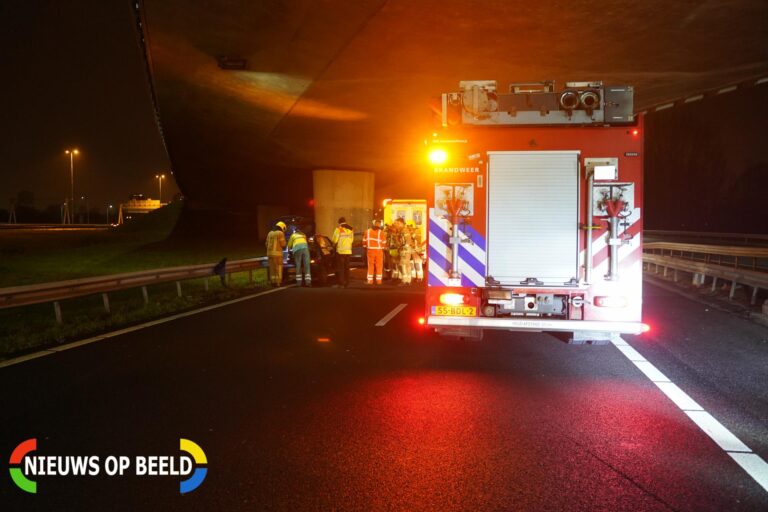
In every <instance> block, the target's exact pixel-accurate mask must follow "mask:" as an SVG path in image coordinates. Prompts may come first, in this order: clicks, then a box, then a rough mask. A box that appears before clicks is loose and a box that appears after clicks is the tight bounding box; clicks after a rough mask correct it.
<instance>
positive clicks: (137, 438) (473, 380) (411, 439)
mask: <svg viewBox="0 0 768 512" xmlns="http://www.w3.org/2000/svg"><path fill="white" fill-rule="evenodd" d="M421 301H422V295H421V294H420V293H419V292H418V291H417V290H414V291H410V290H404V289H402V288H391V289H386V290H376V291H374V290H367V289H362V287H361V286H360V285H358V287H356V288H351V289H348V290H343V289H331V288H325V289H317V288H315V289H310V290H307V289H288V290H284V291H280V292H277V293H273V294H270V295H266V296H263V297H259V298H255V299H253V300H249V301H245V302H241V303H239V304H234V305H231V306H227V307H224V308H221V309H218V310H215V311H209V312H206V313H202V314H199V315H195V316H192V317H188V318H185V319H181V320H177V321H172V322H168V323H165V324H161V325H157V326H154V327H150V328H147V329H145V330H141V331H137V332H134V333H130V334H126V335H123V336H119V337H116V338H112V339H110V340H107V341H102V342H98V343H94V344H91V345H87V346H84V347H80V348H77V349H74V350H68V351H65V352H62V353H59V354H56V355H53V356H48V357H44V358H41V359H37V360H33V361H29V362H25V363H22V364H19V365H15V366H11V367H7V368H3V369H0V396H1V397H2V402H1V403H2V415H3V418H2V420H3V421H2V425H0V442H1V444H0V451H1V453H2V454H5V455H3V457H7V456H10V453H11V451H12V450H13V448H14V447H15V446H16V445H17V444H18V443H19V442H21V441H23V440H25V439H28V438H32V437H36V438H37V439H38V452H39V453H40V454H47V455H51V454H55V455H98V456H100V457H101V458H102V459H104V458H106V457H107V456H108V455H111V454H125V455H131V456H134V455H160V454H162V455H165V454H167V455H177V454H178V443H179V441H178V440H179V438H187V439H191V440H193V441H195V442H196V443H198V444H199V445H200V446H201V447H202V448H203V450H205V452H206V454H207V457H208V476H207V478H206V480H205V481H204V483H203V484H202V486H201V487H200V488H198V489H197V490H195V491H193V492H192V493H190V494H187V495H183V496H180V495H179V488H178V485H179V477H174V476H166V477H136V476H131V477H122V478H118V477H113V478H108V477H104V476H98V477H38V489H39V490H38V494H36V495H30V494H25V493H22V492H21V491H20V490H19V489H17V488H16V487H15V486H14V484H13V483H12V482H11V480H10V478H9V477H8V474H7V473H5V474H6V476H5V477H3V478H0V503H1V504H2V509H3V510H107V509H109V510H216V511H219V510H220V511H230V510H231V511H236V510H290V511H295V510H441V511H447V510H472V511H474V510H590V511H591V510H607V511H624V510H627V511H630V510H631V511H638V510H680V511H683V510H685V511H710V510H711V511H724V510H728V511H730V510H755V511H765V510H768V492H766V491H764V490H763V489H762V488H761V487H760V486H759V485H758V484H757V483H756V482H755V481H754V480H753V479H752V478H750V477H749V476H748V475H747V473H745V472H744V471H743V470H742V469H741V468H740V467H739V466H738V465H737V464H736V463H735V462H733V460H731V458H730V457H729V456H728V455H727V454H726V453H725V452H724V451H723V450H722V449H720V448H719V447H718V446H717V445H716V444H715V443H714V442H713V441H712V440H711V439H710V438H709V437H708V436H707V435H706V434H704V433H703V432H702V431H701V430H700V429H699V428H698V427H697V426H696V425H695V424H694V423H693V422H691V421H690V420H689V419H688V417H687V416H686V415H685V414H684V413H683V412H682V411H680V410H679V409H678V408H677V407H676V406H675V405H674V404H673V403H672V402H671V401H670V400H669V399H668V398H667V397H666V396H665V395H663V394H662V393H661V392H660V391H659V389H658V388H657V387H656V386H655V385H654V384H653V383H652V382H650V381H649V380H648V379H647V378H646V377H645V375H643V374H642V373H641V372H640V371H639V370H638V369H637V368H636V367H635V366H633V365H632V363H631V362H630V361H628V360H627V359H626V358H625V357H624V356H623V355H622V354H621V352H619V350H618V349H617V348H616V347H614V346H612V345H609V346H569V345H566V344H564V343H562V342H560V341H558V340H557V339H555V338H554V337H552V336H549V335H546V334H535V333H534V334H527V333H494V334H491V335H488V336H486V339H485V340H483V341H482V342H480V343H477V342H455V341H454V342H445V341H441V340H439V339H436V338H434V337H432V336H429V335H425V334H424V333H423V331H420V330H419V328H418V326H417V322H416V321H417V318H418V316H419V314H420V309H421ZM402 303H405V304H408V306H407V307H406V308H405V309H404V310H403V311H402V312H401V313H400V314H398V315H397V316H395V317H394V319H393V320H391V321H390V322H389V323H388V324H387V325H386V326H384V327H374V324H375V323H376V322H377V321H378V320H379V319H381V318H382V317H383V316H385V315H386V314H387V313H388V312H389V311H391V310H392V309H393V308H394V307H395V306H397V305H398V304H402ZM646 303H647V307H646V311H647V319H648V320H649V321H650V323H651V324H652V326H653V331H652V332H651V333H650V335H645V336H644V337H642V338H635V337H631V336H629V337H626V339H627V341H629V343H630V344H632V345H633V346H634V347H635V348H636V349H637V350H638V351H639V352H641V353H642V354H643V355H644V356H645V357H647V358H648V359H649V360H650V361H651V362H652V363H654V364H655V365H656V366H657V367H658V368H659V369H660V370H661V371H663V372H664V373H665V374H666V375H667V376H669V377H670V379H671V380H672V381H674V382H675V383H677V384H678V385H679V386H680V387H681V388H682V389H683V390H685V391H686V392H687V393H689V394H690V395H691V396H692V397H693V398H694V399H695V400H697V401H698V402H699V403H700V404H701V405H702V406H704V408H705V409H706V410H707V411H709V412H710V413H711V414H712V415H713V416H715V417H716V418H717V419H719V420H720V421H721V422H722V423H723V424H724V425H725V426H726V427H728V428H729V429H730V430H731V431H732V432H733V433H734V434H736V435H737V436H738V437H739V438H740V439H741V440H742V441H744V442H745V443H746V444H747V445H748V446H749V447H750V448H752V449H753V450H754V451H755V452H756V453H758V454H759V455H761V456H762V457H763V458H768V387H767V386H766V385H765V383H766V382H768V375H766V371H767V370H766V368H768V343H766V340H768V330H766V329H764V328H762V327H759V326H757V325H753V324H750V323H748V322H746V321H745V320H741V319H739V318H735V317H732V316H728V315H726V314H725V313H722V312H718V311H706V307H705V306H702V305H699V304H696V303H693V302H690V301H688V300H686V299H684V298H681V297H678V296H675V295H672V294H669V293H668V292H665V291H662V290H659V289H656V288H653V287H647V289H646ZM320 337H328V338H330V341H329V342H327V343H320V342H318V341H317V339H318V338H320ZM5 460H7V459H5Z"/></svg>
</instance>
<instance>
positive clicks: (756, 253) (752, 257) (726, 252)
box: [643, 242, 768, 270]
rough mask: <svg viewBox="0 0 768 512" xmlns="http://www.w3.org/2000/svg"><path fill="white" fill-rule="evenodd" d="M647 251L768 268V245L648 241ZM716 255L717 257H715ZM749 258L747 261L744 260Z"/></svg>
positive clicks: (736, 265) (735, 266)
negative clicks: (747, 245)
mask: <svg viewBox="0 0 768 512" xmlns="http://www.w3.org/2000/svg"><path fill="white" fill-rule="evenodd" d="M643 249H644V250H645V251H651V252H655V251H659V253H660V254H662V255H663V254H664V251H669V255H670V256H674V254H675V253H679V255H680V258H685V257H686V256H687V257H688V259H690V260H697V261H703V262H705V263H715V261H714V260H717V261H716V263H717V264H718V265H733V267H734V268H740V267H745V268H746V267H749V268H751V269H752V270H760V269H765V270H768V247H742V246H728V245H703V244H683V243H673V242H648V243H646V244H644V245H643ZM715 256H716V258H715ZM744 260H747V261H744Z"/></svg>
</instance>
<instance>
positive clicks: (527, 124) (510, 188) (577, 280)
mask: <svg viewBox="0 0 768 512" xmlns="http://www.w3.org/2000/svg"><path fill="white" fill-rule="evenodd" d="M438 110H439V112H440V121H441V123H440V124H441V128H440V129H439V130H438V131H436V132H435V133H433V137H432V139H431V141H428V144H429V146H430V148H429V157H430V162H431V172H432V173H433V175H434V197H433V200H432V202H431V204H430V208H429V223H428V226H429V229H428V255H429V261H428V272H429V275H428V287H427V293H426V324H427V325H428V326H430V327H432V328H434V329H435V331H437V332H438V333H439V334H441V335H444V336H452V337H463V338H473V339H479V338H481V337H482V334H483V331H484V330H486V329H501V330H511V331H561V332H567V333H571V336H570V340H571V341H572V342H575V343H585V342H591V343H605V342H607V341H608V340H610V339H611V338H612V337H614V336H616V335H618V334H620V333H632V334H637V333H640V332H643V331H644V330H646V328H645V326H644V325H643V324H642V322H641V309H642V246H641V238H642V191H643V187H642V179H643V165H642V159H643V146H642V130H643V125H642V118H641V117H637V116H635V115H634V114H633V89H632V87H630V86H604V85H603V84H602V83H601V82H570V83H566V86H565V88H564V89H563V90H556V88H555V84H554V82H541V83H526V84H512V85H510V86H509V89H508V90H507V91H504V92H502V91H498V90H497V84H496V82H495V81H467V82H461V83H460V86H459V90H458V91H457V92H451V93H444V94H443V95H442V97H441V102H440V108H439V109H438Z"/></svg>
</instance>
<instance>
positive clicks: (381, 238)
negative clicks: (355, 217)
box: [363, 219, 387, 284]
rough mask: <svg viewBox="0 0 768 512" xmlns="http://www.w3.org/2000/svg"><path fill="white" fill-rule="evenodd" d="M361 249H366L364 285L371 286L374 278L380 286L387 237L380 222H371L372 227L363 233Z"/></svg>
mask: <svg viewBox="0 0 768 512" xmlns="http://www.w3.org/2000/svg"><path fill="white" fill-rule="evenodd" d="M363 247H365V248H366V257H367V259H368V275H367V276H366V280H365V282H366V284H373V282H374V277H375V278H376V284H381V279H382V276H383V273H384V269H383V266H384V250H385V249H386V248H387V236H386V233H385V232H384V230H383V229H381V221H380V220H378V219H376V220H374V221H373V227H372V228H368V229H367V230H366V231H365V236H364V237H363Z"/></svg>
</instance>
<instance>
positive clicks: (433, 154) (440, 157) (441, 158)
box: [427, 148, 448, 165]
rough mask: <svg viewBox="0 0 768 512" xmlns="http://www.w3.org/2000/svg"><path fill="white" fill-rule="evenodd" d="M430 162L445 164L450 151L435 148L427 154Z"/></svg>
mask: <svg viewBox="0 0 768 512" xmlns="http://www.w3.org/2000/svg"><path fill="white" fill-rule="evenodd" d="M427 158H428V159H429V163H431V164H433V165H441V164H444V163H445V162H446V161H447V160H448V152H447V151H446V150H444V149H442V148H434V149H432V150H430V152H429V154H428V155H427Z"/></svg>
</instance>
